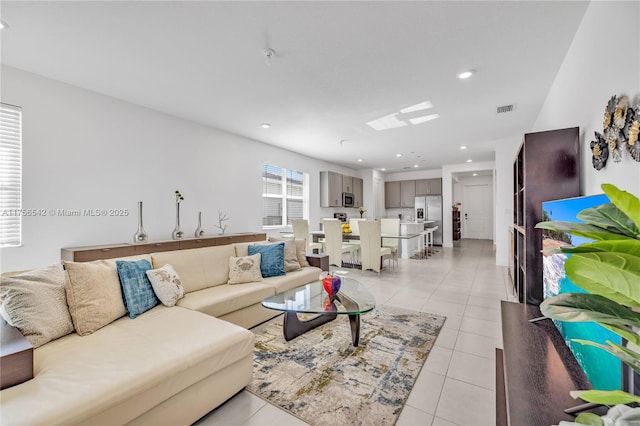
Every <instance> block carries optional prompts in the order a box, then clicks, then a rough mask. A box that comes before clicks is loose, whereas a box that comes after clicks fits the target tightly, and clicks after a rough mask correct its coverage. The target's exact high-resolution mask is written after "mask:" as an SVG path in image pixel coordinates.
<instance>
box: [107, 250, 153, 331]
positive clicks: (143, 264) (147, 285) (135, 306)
mask: <svg viewBox="0 0 640 426" xmlns="http://www.w3.org/2000/svg"><path fill="white" fill-rule="evenodd" d="M150 269H151V263H150V262H149V261H148V260H146V259H143V260H138V261H134V262H130V261H126V260H116V270H117V271H118V277H120V286H121V287H122V295H123V297H124V306H125V308H126V309H127V312H128V313H129V318H135V317H137V316H138V315H140V314H142V313H144V312H146V311H148V310H149V309H151V308H153V307H154V306H156V305H157V304H158V303H159V300H158V298H157V297H156V294H155V293H154V292H153V287H151V282H149V278H147V271H149V270H150Z"/></svg>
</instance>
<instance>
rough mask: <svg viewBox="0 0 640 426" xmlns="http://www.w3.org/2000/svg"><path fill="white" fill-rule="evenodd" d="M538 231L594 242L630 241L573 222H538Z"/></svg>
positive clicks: (605, 231)
mask: <svg viewBox="0 0 640 426" xmlns="http://www.w3.org/2000/svg"><path fill="white" fill-rule="evenodd" d="M536 228H539V229H549V230H551V231H560V232H568V233H570V234H572V235H577V236H578V237H584V238H589V239H592V240H596V241H602V240H626V239H630V238H631V237H628V236H626V235H622V234H616V233H613V232H609V231H607V230H606V229H603V228H600V227H599V226H594V225H589V224H586V223H574V222H562V221H556V220H554V221H549V222H540V223H538V224H537V225H536Z"/></svg>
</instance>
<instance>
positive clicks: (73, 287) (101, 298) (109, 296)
mask: <svg viewBox="0 0 640 426" xmlns="http://www.w3.org/2000/svg"><path fill="white" fill-rule="evenodd" d="M63 265H64V267H65V269H66V271H67V275H68V276H69V284H68V285H67V286H66V293H67V303H68V304H69V313H70V314H71V319H72V320H73V326H74V328H75V329H76V332H77V333H78V334H79V335H80V336H86V335H88V334H91V333H93V332H95V331H96V330H98V329H100V328H102V327H104V326H105V325H107V324H109V323H111V322H113V321H115V320H117V319H118V318H120V317H122V316H124V315H125V314H126V313H127V312H126V309H125V307H124V301H123V299H122V290H121V288H120V279H119V278H118V272H117V271H116V267H115V263H114V262H113V261H109V260H96V261H93V262H84V263H81V262H67V261H63Z"/></svg>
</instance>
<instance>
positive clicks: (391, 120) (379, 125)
mask: <svg viewBox="0 0 640 426" xmlns="http://www.w3.org/2000/svg"><path fill="white" fill-rule="evenodd" d="M397 115H398V113H397V112H395V113H393V114H389V115H385V116H384V117H380V118H378V119H376V120H373V121H369V122H368V123H367V125H368V126H369V127H371V128H373V129H374V130H387V129H395V128H396V127H404V126H406V125H407V123H406V122H404V121H402V120H398V117H396V116H397Z"/></svg>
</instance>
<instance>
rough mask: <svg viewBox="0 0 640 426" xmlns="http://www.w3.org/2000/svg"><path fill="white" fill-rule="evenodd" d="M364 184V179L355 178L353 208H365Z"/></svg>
mask: <svg viewBox="0 0 640 426" xmlns="http://www.w3.org/2000/svg"><path fill="white" fill-rule="evenodd" d="M363 185H364V182H363V181H362V179H360V178H357V177H354V178H353V207H356V208H358V207H362V206H363V202H364V201H363V198H364V189H363Z"/></svg>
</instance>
